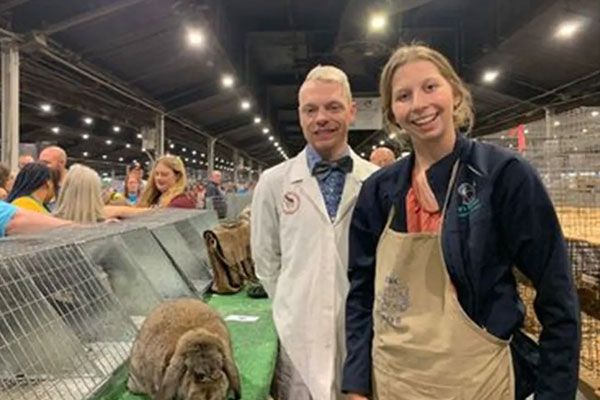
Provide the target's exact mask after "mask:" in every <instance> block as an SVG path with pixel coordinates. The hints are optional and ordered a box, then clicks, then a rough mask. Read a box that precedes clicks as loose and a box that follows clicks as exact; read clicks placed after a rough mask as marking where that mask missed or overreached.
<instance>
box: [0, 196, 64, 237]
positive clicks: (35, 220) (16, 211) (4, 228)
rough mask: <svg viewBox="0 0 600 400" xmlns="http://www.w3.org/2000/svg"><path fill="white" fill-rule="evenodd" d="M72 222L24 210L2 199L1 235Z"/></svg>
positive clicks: (42, 229)
mask: <svg viewBox="0 0 600 400" xmlns="http://www.w3.org/2000/svg"><path fill="white" fill-rule="evenodd" d="M70 224H72V222H71V221H65V220H62V219H58V218H54V217H52V216H50V215H45V214H40V213H37V212H35V211H30V210H24V209H22V208H18V207H16V206H14V205H12V204H9V203H6V202H4V201H0V237H4V236H13V235H22V234H28V233H37V232H41V231H45V230H49V229H54V228H59V227H61V226H65V225H70Z"/></svg>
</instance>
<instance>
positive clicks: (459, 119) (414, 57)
mask: <svg viewBox="0 0 600 400" xmlns="http://www.w3.org/2000/svg"><path fill="white" fill-rule="evenodd" d="M414 61H429V62H431V63H432V64H433V65H435V66H436V68H437V69H438V70H439V71H440V74H441V75H442V76H443V77H444V78H445V79H446V80H447V81H448V83H449V84H450V86H451V87H452V92H453V93H454V97H455V99H457V100H458V101H457V102H456V103H455V106H454V115H453V116H454V118H453V119H454V125H455V127H456V128H463V129H466V132H467V133H469V132H470V131H471V129H472V128H473V124H474V122H475V114H474V112H473V98H472V96H471V92H470V91H469V89H468V88H467V85H465V83H464V82H463V81H462V79H460V77H459V76H458V74H457V73H456V71H455V70H454V68H452V65H451V64H450V62H449V61H448V59H447V58H446V57H444V55H443V54H442V53H440V52H438V51H436V50H434V49H432V48H430V47H428V46H426V45H423V44H410V45H405V46H402V47H400V48H398V49H397V50H396V51H395V52H394V54H392V56H391V57H390V59H389V60H388V62H387V63H386V64H385V66H384V67H383V71H382V73H381V79H380V80H379V93H380V94H381V104H382V108H383V117H384V121H385V123H386V124H387V125H388V126H390V127H391V126H397V123H396V119H395V118H394V113H393V111H392V101H393V98H392V80H393V79H394V74H395V73H396V71H397V70H398V68H400V67H402V66H404V65H406V64H409V63H411V62H414Z"/></svg>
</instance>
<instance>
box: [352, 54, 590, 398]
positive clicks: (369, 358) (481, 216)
mask: <svg viewBox="0 0 600 400" xmlns="http://www.w3.org/2000/svg"><path fill="white" fill-rule="evenodd" d="M380 92H381V98H382V104H383V110H384V115H385V119H386V120H387V122H388V123H389V124H393V125H396V126H399V127H400V128H402V129H403V130H405V131H406V132H407V134H408V135H409V137H410V140H411V141H412V145H413V148H414V152H413V153H412V154H411V156H410V157H405V158H403V159H402V160H400V161H398V162H396V163H395V164H394V165H392V166H390V167H387V168H384V169H382V170H380V171H379V172H377V173H375V174H373V175H372V176H371V177H370V178H369V179H368V180H367V181H366V182H365V183H364V184H363V186H362V189H361V193H360V195H359V199H358V201H357V204H356V208H355V211H354V215H353V219H352V224H351V228H350V255H349V259H350V261H349V277H350V281H351V282H350V292H349V295H348V298H347V302H346V339H347V358H346V363H345V366H344V381H343V387H342V389H343V391H344V392H346V393H348V396H347V398H348V399H366V398H367V396H370V397H373V398H375V399H380V400H388V399H390V400H391V399H393V400H405V399H406V400H425V399H427V400H436V399H461V400H475V399H486V400H513V399H515V398H516V399H524V398H525V397H527V395H528V394H530V393H531V392H532V391H535V393H536V398H537V399H574V398H575V392H576V388H577V383H578V361H579V343H580V333H579V309H578V301H577V295H576V292H575V289H574V285H573V279H572V276H571V269H570V266H569V263H568V259H567V253H566V246H565V242H564V238H563V236H562V233H561V229H560V226H559V223H558V220H557V217H556V214H555V212H554V209H553V207H552V203H551V202H550V199H549V197H548V194H547V193H546V190H545V189H544V187H543V185H542V182H541V180H540V178H539V177H538V175H537V173H536V172H535V171H534V169H533V168H532V167H531V166H530V165H529V164H528V163H527V162H526V161H525V160H523V159H522V158H521V157H519V155H517V154H516V153H514V152H511V151H508V150H505V149H501V148H499V147H495V146H491V145H487V144H483V143H479V142H475V141H473V140H470V139H467V138H466V137H464V136H463V135H462V134H461V133H459V130H460V129H464V130H466V131H467V132H468V131H469V130H470V128H471V127H472V125H473V111H472V101H471V95H470V93H469V91H468V89H467V87H466V86H465V84H464V83H463V82H462V81H461V80H460V78H459V77H458V76H457V74H456V72H455V71H454V70H453V69H452V67H451V66H450V64H449V62H448V60H447V59H446V58H445V57H444V56H442V55H441V54H440V53H438V52H437V51H435V50H432V49H430V48H428V47H425V46H417V45H411V46H405V47H401V48H400V49H398V50H397V51H396V52H395V53H394V54H393V55H392V57H391V58H390V60H389V61H388V63H387V65H386V66H385V68H384V70H383V72H382V76H381V83H380ZM513 266H515V267H517V268H518V269H519V270H520V271H521V272H523V273H524V274H525V275H526V276H527V277H528V278H529V279H531V281H532V282H533V285H534V286H535V288H536V290H537V297H536V300H535V310H536V313H537V317H538V319H539V321H540V322H541V324H542V327H543V331H542V334H541V337H540V341H539V345H536V344H535V343H533V342H532V341H531V340H530V339H528V338H527V337H526V336H525V335H524V334H523V333H521V331H520V327H521V325H522V322H523V314H524V313H523V311H524V310H523V305H522V303H521V301H520V299H519V296H518V293H517V286H516V282H515V278H514V276H513V271H512V268H513Z"/></svg>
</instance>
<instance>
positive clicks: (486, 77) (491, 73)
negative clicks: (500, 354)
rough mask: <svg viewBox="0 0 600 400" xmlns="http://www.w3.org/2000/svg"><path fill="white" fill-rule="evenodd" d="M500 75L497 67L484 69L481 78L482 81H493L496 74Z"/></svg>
mask: <svg viewBox="0 0 600 400" xmlns="http://www.w3.org/2000/svg"><path fill="white" fill-rule="evenodd" d="M499 75H500V71H498V70H497V69H491V70H488V71H485V72H484V73H483V76H482V78H481V79H482V80H483V82H484V83H493V82H495V81H496V79H498V76H499Z"/></svg>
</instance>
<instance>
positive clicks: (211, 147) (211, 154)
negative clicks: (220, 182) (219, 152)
mask: <svg viewBox="0 0 600 400" xmlns="http://www.w3.org/2000/svg"><path fill="white" fill-rule="evenodd" d="M216 143H217V139H214V138H213V139H209V140H208V154H207V155H208V175H209V176H210V174H212V172H213V171H214V170H215V144H216Z"/></svg>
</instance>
